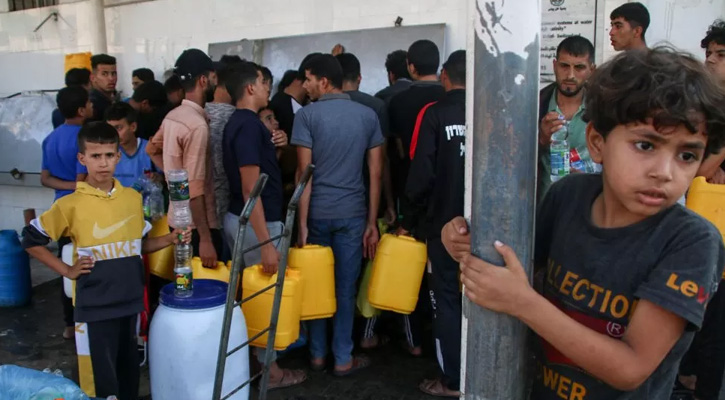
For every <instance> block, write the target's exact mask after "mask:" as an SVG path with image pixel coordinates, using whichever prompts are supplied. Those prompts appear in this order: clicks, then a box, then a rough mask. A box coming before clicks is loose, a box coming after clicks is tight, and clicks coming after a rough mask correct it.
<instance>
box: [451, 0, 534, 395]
mask: <svg viewBox="0 0 725 400" xmlns="http://www.w3.org/2000/svg"><path fill="white" fill-rule="evenodd" d="M539 2H540V0H493V1H492V0H476V1H472V2H471V7H472V9H470V10H469V12H470V14H469V17H470V19H471V24H472V28H473V29H471V30H469V40H468V57H467V59H468V68H467V71H468V79H467V93H468V99H467V107H468V110H467V119H468V121H467V125H468V127H469V129H467V136H466V158H467V159H466V163H467V173H466V216H467V217H468V218H469V221H470V226H471V239H472V252H473V253H474V254H475V255H477V256H478V257H481V258H482V259H484V260H486V261H489V262H492V263H494V264H497V265H503V260H502V258H501V257H500V256H499V254H498V253H497V252H496V250H495V249H494V247H493V242H494V241H495V240H500V241H502V242H504V243H506V244H508V245H510V246H511V247H512V248H513V249H514V250H515V251H516V254H517V255H518V256H519V258H520V259H521V261H522V262H523V264H524V268H526V270H527V271H528V272H529V274H531V271H532V265H531V259H532V256H533V239H534V235H533V225H534V207H535V197H536V196H535V185H536V143H537V139H536V138H537V130H538V129H537V126H538V123H537V119H538V118H537V117H538V107H537V105H538V95H539V92H538V88H539V32H540V29H541V13H540V4H539ZM471 33H473V34H472V35H471ZM464 290H465V289H464ZM529 360H530V358H529V351H528V349H527V329H526V326H525V325H523V324H522V323H521V322H519V321H518V320H516V319H514V318H511V317H509V316H506V315H502V314H498V313H494V312H491V311H488V310H484V309H482V308H481V307H479V306H477V305H476V304H473V303H471V302H470V301H469V300H468V299H467V298H465V297H464V301H463V327H462V348H461V377H462V382H463V384H462V386H461V387H462V389H463V390H462V392H463V394H462V398H463V399H471V400H473V399H476V400H479V399H491V400H493V399H496V400H524V399H525V398H526V396H527V395H528V391H529V382H528V380H527V364H529ZM467 377H470V379H468V378H467Z"/></svg>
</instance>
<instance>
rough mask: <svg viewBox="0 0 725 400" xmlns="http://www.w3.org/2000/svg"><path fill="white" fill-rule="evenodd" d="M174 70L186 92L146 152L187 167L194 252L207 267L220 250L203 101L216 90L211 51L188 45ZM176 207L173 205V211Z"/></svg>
mask: <svg viewBox="0 0 725 400" xmlns="http://www.w3.org/2000/svg"><path fill="white" fill-rule="evenodd" d="M174 74H175V75H177V76H178V77H179V80H180V81H181V84H182V86H183V88H184V91H185V98H184V100H183V101H182V102H181V105H180V106H178V107H176V108H175V109H173V110H172V111H171V112H169V113H168V114H167V115H166V118H164V121H163V122H162V123H161V127H160V128H159V131H158V133H156V135H155V136H154V137H153V138H152V139H151V141H150V142H149V144H148V146H147V147H146V152H147V153H148V154H149V155H150V156H151V159H152V160H153V162H154V164H156V166H158V167H159V168H161V169H162V170H164V171H169V170H174V169H183V170H186V171H187V173H188V174H189V198H190V201H189V205H190V207H191V216H192V219H193V223H194V228H195V229H194V231H193V233H192V240H191V244H192V247H193V248H194V256H199V257H200V258H201V261H202V263H203V264H204V266H205V267H214V266H216V263H217V258H218V256H219V255H221V252H222V233H221V230H220V229H219V223H218V219H217V213H216V201H215V198H214V184H213V176H212V166H211V158H210V157H209V136H210V135H209V123H208V118H207V115H206V112H205V111H204V105H205V104H206V102H207V100H208V99H210V98H213V96H214V90H215V88H216V84H217V78H216V73H215V72H214V64H213V63H212V61H211V58H209V56H207V55H206V54H205V53H204V52H203V51H201V50H198V49H188V50H185V51H184V52H183V53H182V54H181V56H179V58H178V59H177V60H176V65H175V67H174ZM172 213H173V206H170V207H169V215H172Z"/></svg>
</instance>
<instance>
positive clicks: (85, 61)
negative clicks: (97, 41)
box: [63, 52, 91, 74]
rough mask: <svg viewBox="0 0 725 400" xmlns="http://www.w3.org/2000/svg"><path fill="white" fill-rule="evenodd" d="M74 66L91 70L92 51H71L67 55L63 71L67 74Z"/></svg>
mask: <svg viewBox="0 0 725 400" xmlns="http://www.w3.org/2000/svg"><path fill="white" fill-rule="evenodd" d="M73 68H85V69H87V70H89V71H90V70H91V53H90V52H85V53H70V54H66V55H65V65H64V69H65V71H63V73H64V74H65V73H66V72H68V71H69V70H71V69H73Z"/></svg>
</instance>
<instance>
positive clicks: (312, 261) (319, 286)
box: [287, 245, 337, 321]
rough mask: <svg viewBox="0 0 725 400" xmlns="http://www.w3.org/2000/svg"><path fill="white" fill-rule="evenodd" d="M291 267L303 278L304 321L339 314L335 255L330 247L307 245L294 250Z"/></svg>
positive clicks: (288, 260) (290, 257) (289, 263)
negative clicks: (336, 295) (336, 294)
mask: <svg viewBox="0 0 725 400" xmlns="http://www.w3.org/2000/svg"><path fill="white" fill-rule="evenodd" d="M287 263H288V266H289V267H290V268H291V269H292V270H295V271H298V272H299V273H300V275H301V276H302V280H303V281H304V285H302V314H301V319H302V320H303V321H305V320H309V319H320V318H330V317H332V316H333V315H334V314H335V311H337V300H336V299H335V256H334V255H333V254H332V249H331V248H330V247H325V246H318V245H307V246H305V247H302V248H292V249H290V251H289V257H288V259H287Z"/></svg>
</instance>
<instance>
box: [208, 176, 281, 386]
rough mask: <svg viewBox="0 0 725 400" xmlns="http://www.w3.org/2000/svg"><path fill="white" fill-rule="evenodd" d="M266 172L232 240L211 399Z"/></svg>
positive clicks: (218, 383) (220, 377)
mask: <svg viewBox="0 0 725 400" xmlns="http://www.w3.org/2000/svg"><path fill="white" fill-rule="evenodd" d="M267 178H268V176H267V174H259V178H257V182H256V183H255V184H254V188H253V189H252V192H251V193H250V194H249V199H248V200H247V202H246V203H245V204H244V209H243V210H242V213H241V215H240V216H239V229H238V230H237V239H236V241H235V242H234V249H233V256H232V270H231V273H230V276H229V286H227V300H226V306H225V308H224V320H223V322H222V334H221V337H220V340H219V352H218V353H217V364H216V373H215V375H214V389H213V392H212V399H213V400H219V399H220V398H221V396H222V386H223V383H224V370H225V369H226V363H227V356H228V354H227V350H228V349H229V334H230V333H231V326H232V318H233V314H234V308H235V307H236V306H235V305H234V303H235V301H234V299H235V298H236V293H237V284H238V283H239V273H240V272H241V271H242V270H243V269H244V267H245V265H244V237H245V234H246V232H247V223H248V222H249V218H250V216H251V215H252V210H254V206H255V205H257V199H258V198H259V196H260V195H261V194H262V190H264V186H265V185H266V184H267Z"/></svg>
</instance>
